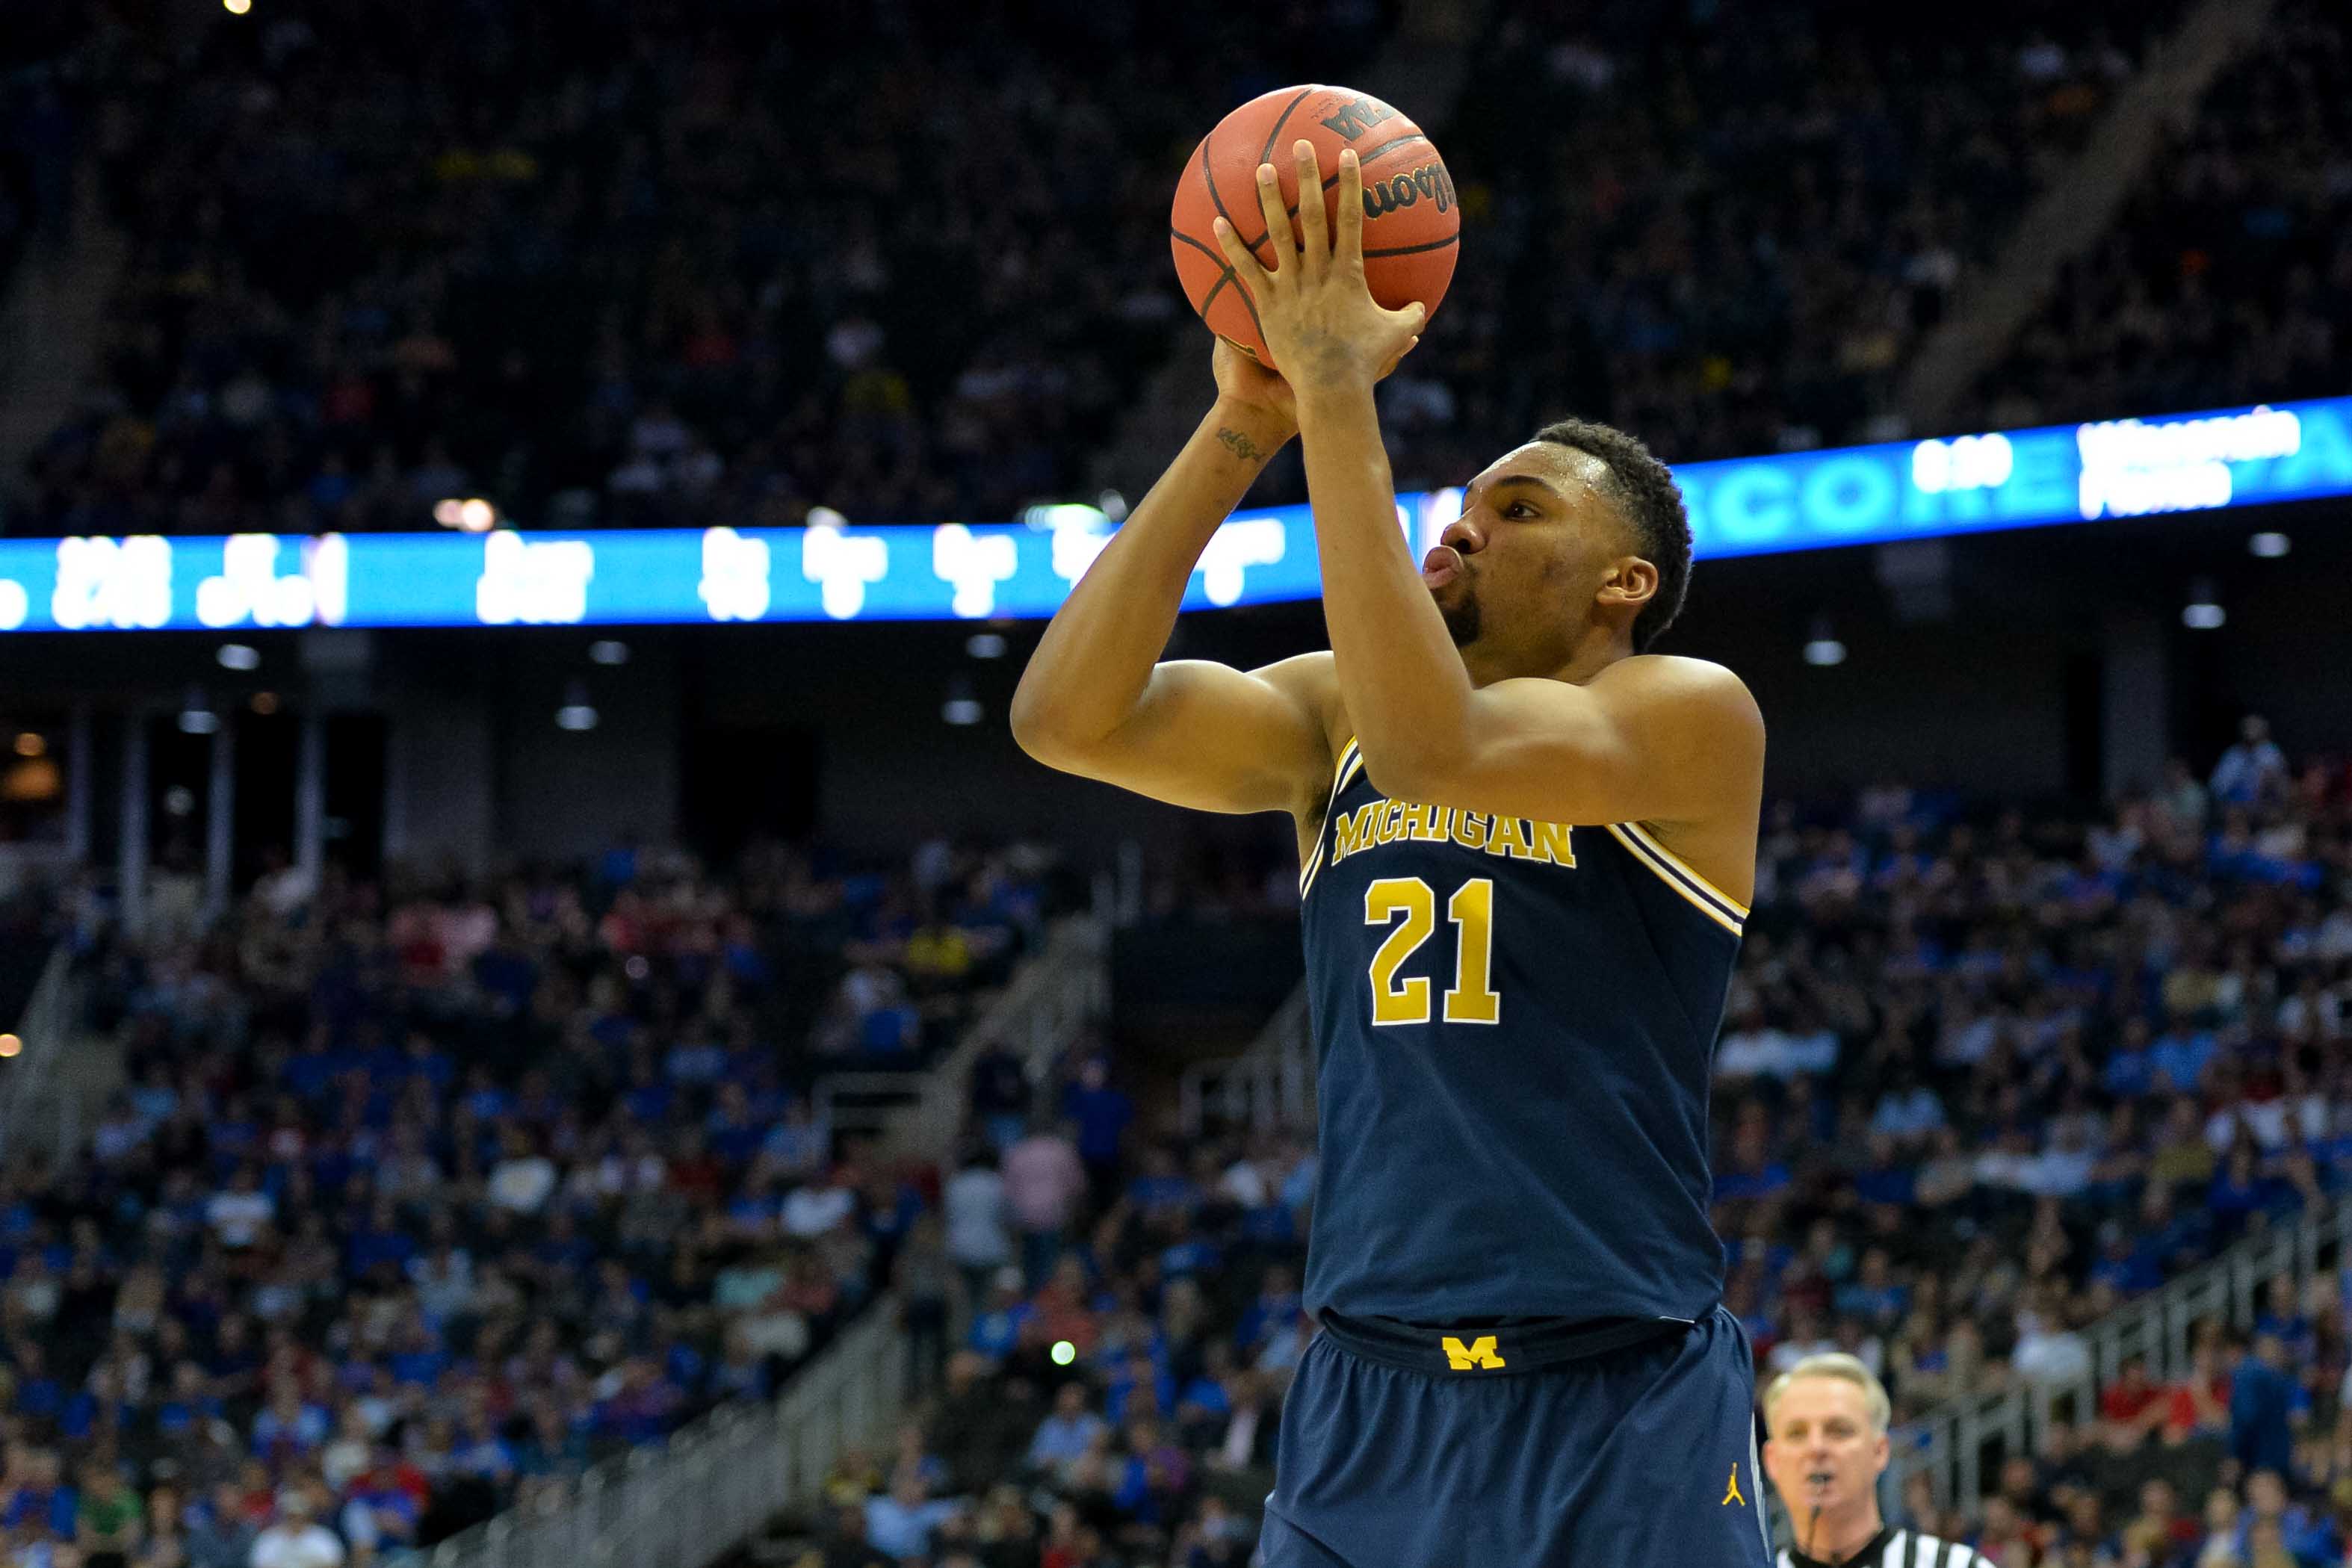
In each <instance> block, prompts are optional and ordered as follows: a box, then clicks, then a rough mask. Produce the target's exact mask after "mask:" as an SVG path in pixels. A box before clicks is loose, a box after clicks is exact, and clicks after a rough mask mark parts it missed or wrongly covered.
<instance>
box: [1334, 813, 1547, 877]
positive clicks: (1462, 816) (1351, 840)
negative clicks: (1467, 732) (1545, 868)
mask: <svg viewBox="0 0 2352 1568" xmlns="http://www.w3.org/2000/svg"><path fill="white" fill-rule="evenodd" d="M1446 841H1453V842H1454V843H1457V844H1460V845H1461V846H1462V847H1463V848H1464V849H1465V850H1481V851H1484V852H1486V853H1487V854H1490V855H1500V856H1503V857H1504V858H1506V859H1508V860H1522V861H1533V862H1536V863H1537V864H1538V865H1564V866H1572V865H1574V864H1575V863H1576V852H1575V850H1574V849H1573V848H1571V847H1570V838H1569V827H1568V824H1566V823H1565V822H1538V821H1530V820H1529V819H1528V818H1526V817H1496V816H1489V815H1487V814H1486V812H1484V811H1465V810H1457V809H1455V808H1454V807H1452V806H1423V805H1420V804H1417V803H1415V802H1413V801H1410V800H1373V801H1370V802H1369V803H1367V804H1365V805H1361V806H1359V807H1357V808H1356V809H1355V810H1352V811H1349V812H1347V813H1345V814H1344V815H1342V816H1340V817H1339V818H1337V819H1335V820H1334V821H1332V823H1331V863H1332V864H1333V865H1338V864H1339V862H1341V861H1343V860H1346V859H1347V858H1348V857H1349V855H1352V854H1356V853H1358V852H1361V851H1364V850H1370V849H1377V848H1379V847H1380V846H1381V845H1382V844H1392V843H1399V842H1414V843H1424V844H1435V843H1444V842H1446Z"/></svg>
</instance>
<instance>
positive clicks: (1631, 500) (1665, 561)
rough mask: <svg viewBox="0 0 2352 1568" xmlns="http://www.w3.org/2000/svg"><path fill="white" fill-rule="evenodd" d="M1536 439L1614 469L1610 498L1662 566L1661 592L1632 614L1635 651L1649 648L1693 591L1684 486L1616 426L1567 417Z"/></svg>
mask: <svg viewBox="0 0 2352 1568" xmlns="http://www.w3.org/2000/svg"><path fill="white" fill-rule="evenodd" d="M1535 439H1536V440H1538V441H1545V442H1549V443H1550V444H1552V445H1554V446H1566V447H1569V448H1570V449H1572V450H1574V451H1577V452H1581V453H1583V454H1585V455H1587V456H1590V457H1597V458H1599V459H1600V460H1601V466H1602V467H1604V468H1606V469H1608V470H1609V486H1608V490H1609V498H1610V499H1611V500H1612V501H1614V502H1616V503H1617V507H1618V509H1619V510H1620V511H1622V512H1623V513H1624V514H1625V520H1626V521H1627V522H1629V523H1631V524H1633V533H1634V536H1635V538H1637V539H1638V540H1639V542H1640V545H1641V549H1642V559H1644V560H1646V561H1648V562H1649V563H1650V564H1651V565H1652V566H1654V567H1656V568H1657V569H1658V591H1657V592H1656V593H1655V594H1654V595H1652V596H1651V599H1650V602H1648V603H1647V604H1644V605H1643V606H1642V612H1641V614H1639V615H1637V616H1635V617H1634V618H1633V651H1634V652H1635V653H1643V652H1646V651H1647V650H1648V648H1649V646H1650V644H1651V643H1654V642H1656V641H1657V640H1658V636H1659V634H1660V633H1661V632H1664V631H1665V629H1666V628H1667V627H1669V626H1671V625H1673V624H1674V620H1675V616H1677V615H1679V614H1681V613H1682V609H1683V596H1684V594H1685V593H1686V592H1688V591H1689V589H1690V569H1691V530H1690V514H1689V513H1688V512H1687V511H1685V510H1684V508H1683V492H1682V487H1681V486H1678V485H1676V484H1675V476H1674V473H1673V471H1672V470H1671V469H1669V468H1667V466H1666V465H1664V464H1663V463H1661V462H1659V461H1658V459H1657V457H1656V455H1654V454H1653V453H1652V452H1651V451H1650V449H1649V448H1648V447H1647V446H1645V445H1643V443H1642V438H1641V437H1640V436H1638V435H1629V434H1626V433H1625V432H1624V431H1622V430H1620V429H1618V428H1617V427H1616V426H1615V425H1613V424H1601V423H1595V422H1594V421H1591V420H1589V419H1563V420H1560V421H1559V422H1558V423H1553V424H1547V425H1545V426H1544V427H1543V428H1542V429H1541V430H1538V431H1537V432H1536V434H1535Z"/></svg>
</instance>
